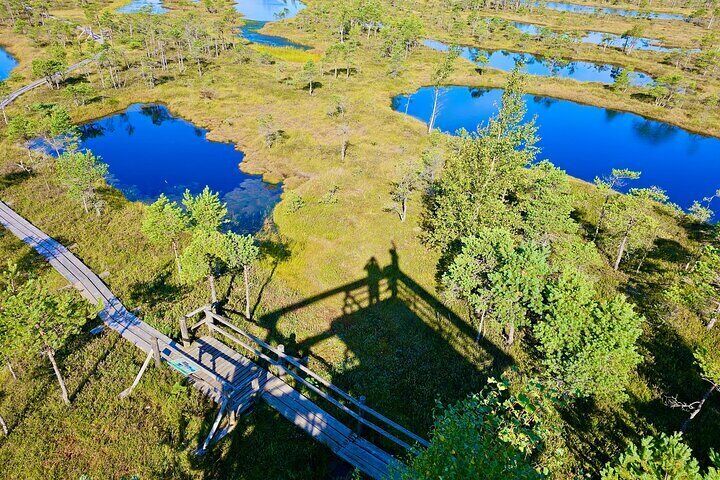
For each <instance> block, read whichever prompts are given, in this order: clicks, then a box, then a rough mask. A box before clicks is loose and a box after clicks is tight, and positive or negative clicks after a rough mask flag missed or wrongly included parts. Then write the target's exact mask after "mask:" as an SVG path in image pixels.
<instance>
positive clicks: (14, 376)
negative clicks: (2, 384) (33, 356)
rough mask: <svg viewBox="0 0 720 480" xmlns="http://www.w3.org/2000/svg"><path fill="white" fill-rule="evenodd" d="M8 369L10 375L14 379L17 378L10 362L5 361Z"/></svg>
mask: <svg viewBox="0 0 720 480" xmlns="http://www.w3.org/2000/svg"><path fill="white" fill-rule="evenodd" d="M7 367H8V370H10V375H12V377H13V379H14V380H17V375H15V370H13V367H12V363H10V362H7Z"/></svg>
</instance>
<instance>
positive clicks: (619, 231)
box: [604, 188, 667, 270]
mask: <svg viewBox="0 0 720 480" xmlns="http://www.w3.org/2000/svg"><path fill="white" fill-rule="evenodd" d="M666 199H667V197H666V196H664V193H663V192H661V191H659V190H658V189H654V188H645V189H633V190H631V191H630V193H629V194H628V195H619V196H617V197H616V200H615V201H613V202H610V203H609V204H608V206H607V217H606V223H605V226H606V232H605V238H604V240H605V241H606V242H607V243H609V244H610V245H612V246H613V247H614V248H615V249H616V250H615V253H614V257H615V262H614V267H615V270H618V269H619V268H620V262H621V261H622V260H623V258H624V257H625V254H627V253H629V254H632V253H633V252H638V251H642V250H644V251H647V250H650V249H651V248H652V247H653V244H654V242H655V239H656V238H657V233H658V228H659V224H658V221H657V219H656V218H655V215H654V214H653V213H654V212H653V207H654V206H655V205H656V204H658V203H660V202H662V203H664V202H665V200H666Z"/></svg>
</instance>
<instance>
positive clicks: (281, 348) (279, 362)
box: [275, 344, 285, 377]
mask: <svg viewBox="0 0 720 480" xmlns="http://www.w3.org/2000/svg"><path fill="white" fill-rule="evenodd" d="M276 349H277V351H278V352H280V353H282V354H284V353H285V345H282V344H280V345H278V346H277V347H276ZM284 364H285V360H284V359H283V358H282V356H278V359H277V367H276V372H275V375H277V376H278V377H279V376H281V375H282V374H283V369H282V368H281V367H283V366H284Z"/></svg>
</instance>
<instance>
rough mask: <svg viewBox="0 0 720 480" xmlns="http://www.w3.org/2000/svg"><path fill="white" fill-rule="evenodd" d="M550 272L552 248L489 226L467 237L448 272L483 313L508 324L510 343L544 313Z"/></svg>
mask: <svg viewBox="0 0 720 480" xmlns="http://www.w3.org/2000/svg"><path fill="white" fill-rule="evenodd" d="M549 272H550V267H549V265H548V251H547V250H546V249H544V248H542V247H540V246H538V245H537V244H535V243H532V242H524V243H522V244H520V245H516V244H515V240H514V239H513V236H512V234H511V233H510V232H509V231H508V230H505V229H500V228H497V229H483V230H480V231H479V233H478V235H477V236H472V237H465V238H463V239H462V248H461V251H460V253H458V254H457V255H456V256H455V257H454V258H453V260H452V262H451V264H450V266H449V267H448V269H447V271H446V273H445V274H444V275H443V283H444V285H445V286H446V287H447V288H448V289H449V290H450V291H451V292H452V293H453V294H454V295H455V296H456V297H458V298H460V299H462V300H464V301H465V302H466V303H467V304H468V306H469V307H470V308H471V309H472V311H473V312H474V313H475V315H476V317H479V318H480V328H479V330H480V332H479V333H482V328H483V326H484V320H485V319H486V318H487V319H493V320H495V321H497V322H498V323H500V324H503V325H507V334H508V338H507V340H508V343H509V344H512V343H513V341H514V337H515V330H516V328H518V327H522V326H525V325H528V324H529V323H530V316H531V314H532V313H535V314H539V313H540V312H542V308H543V307H542V292H543V288H544V284H545V278H546V276H547V275H548V274H549Z"/></svg>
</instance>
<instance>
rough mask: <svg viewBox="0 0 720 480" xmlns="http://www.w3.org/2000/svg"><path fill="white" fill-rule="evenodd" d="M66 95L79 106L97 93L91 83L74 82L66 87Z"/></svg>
mask: <svg viewBox="0 0 720 480" xmlns="http://www.w3.org/2000/svg"><path fill="white" fill-rule="evenodd" d="M65 95H66V96H67V97H69V98H70V99H71V100H72V101H73V103H74V104H75V106H76V107H79V106H81V105H85V104H87V103H88V102H89V101H90V100H91V99H92V98H93V97H94V96H95V95H96V91H95V87H93V86H92V84H90V83H85V82H82V83H74V84H72V85H68V86H67V87H65Z"/></svg>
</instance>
